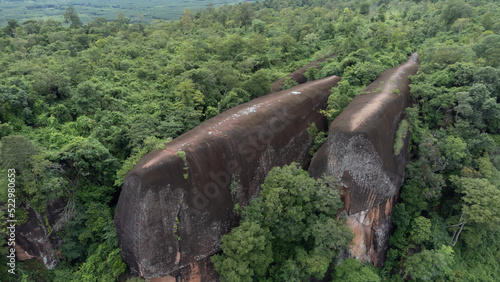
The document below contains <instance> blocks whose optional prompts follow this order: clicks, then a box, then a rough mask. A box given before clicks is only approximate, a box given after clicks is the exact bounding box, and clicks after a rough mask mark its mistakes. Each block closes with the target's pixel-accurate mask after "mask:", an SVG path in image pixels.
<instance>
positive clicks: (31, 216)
mask: <svg viewBox="0 0 500 282" xmlns="http://www.w3.org/2000/svg"><path fill="white" fill-rule="evenodd" d="M64 207H65V202H64V201H63V200H57V201H55V202H54V203H53V204H52V205H50V206H49V207H48V208H47V222H48V223H49V225H50V228H52V232H49V230H48V228H47V226H46V222H45V219H43V218H42V216H41V215H40V214H39V213H37V212H36V211H35V210H33V209H32V208H30V207H27V208H26V210H27V211H28V221H27V222H25V223H23V224H21V225H19V226H18V227H17V228H16V232H17V234H16V247H15V250H16V258H17V259H18V260H20V261H23V260H27V259H32V258H39V259H41V260H42V261H43V263H44V264H45V266H46V267H47V268H48V269H53V268H54V267H56V266H57V265H58V264H59V259H60V258H61V253H60V252H59V251H58V250H57V249H58V248H59V247H60V246H61V244H62V240H61V238H59V237H57V236H56V235H55V234H56V232H57V231H60V230H61V229H62V226H63V225H64V223H65V222H66V218H65V217H64Z"/></svg>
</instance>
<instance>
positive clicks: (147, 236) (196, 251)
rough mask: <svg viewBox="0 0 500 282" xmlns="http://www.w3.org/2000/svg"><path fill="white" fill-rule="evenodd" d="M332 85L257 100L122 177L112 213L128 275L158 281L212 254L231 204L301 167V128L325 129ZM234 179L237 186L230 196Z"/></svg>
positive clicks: (232, 219)
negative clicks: (282, 170) (276, 174)
mask: <svg viewBox="0 0 500 282" xmlns="http://www.w3.org/2000/svg"><path fill="white" fill-rule="evenodd" d="M339 81H340V78H339V77H336V76H332V77H328V78H324V79H321V80H317V81H314V82H309V83H306V84H302V85H299V86H296V87H293V88H291V89H288V90H285V91H281V92H277V93H272V94H269V95H266V96H263V97H260V98H258V99H255V100H253V101H250V102H248V103H246V104H243V105H240V106H238V107H235V108H233V109H231V110H228V111H226V112H224V113H223V114H221V115H219V116H216V117H214V118H212V119H210V120H207V121H206V122H204V123H203V124H201V125H199V126H198V127H196V128H194V129H193V130H191V131H189V132H187V133H185V134H183V135H182V136H179V137H178V138H176V139H175V140H173V141H172V142H170V143H168V144H166V146H165V149H164V150H161V151H155V152H151V153H149V154H147V155H146V156H144V157H143V158H142V159H141V160H140V161H139V162H138V163H137V165H136V166H135V167H134V169H133V170H132V171H131V172H130V173H129V174H128V175H127V177H126V179H125V181H124V186H123V189H122V192H121V194H120V198H119V201H118V205H117V208H116V213H115V225H116V229H117V234H118V238H119V242H120V245H121V248H122V257H123V259H124V260H125V262H126V263H127V264H128V265H129V267H130V268H131V270H132V272H133V273H136V274H139V275H141V276H143V277H145V278H153V277H165V276H167V275H169V274H171V273H173V272H174V271H176V270H178V269H180V268H183V267H186V266H189V265H191V266H192V265H193V264H195V263H196V262H198V261H200V260H202V259H204V258H206V257H208V256H209V255H211V254H213V253H215V252H217V251H218V250H219V241H220V239H221V237H222V236H223V235H224V234H226V233H228V232H229V231H230V230H231V228H232V227H234V226H235V225H236V224H237V222H238V218H237V216H236V214H235V213H234V211H233V208H234V205H235V204H240V205H242V206H244V205H247V204H248V203H249V201H250V200H251V199H253V198H254V197H256V196H257V195H258V193H259V185H260V183H262V182H263V180H264V178H265V177H266V175H267V173H268V172H269V170H270V169H271V168H272V167H274V166H283V165H285V164H289V163H291V162H293V161H296V162H300V163H302V164H306V163H308V161H309V157H308V150H309V147H310V143H311V142H310V141H311V140H310V137H309V135H308V133H307V128H308V127H309V125H310V124H311V123H315V124H316V126H317V127H318V128H319V129H325V127H326V119H325V118H324V117H323V116H322V115H321V114H320V113H319V112H318V111H319V110H320V109H324V107H325V105H326V101H327V99H328V96H329V94H330V89H331V88H332V87H334V86H336V85H337V83H338V82H339ZM181 151H182V152H181ZM179 152H181V153H179ZM184 154H185V159H183V158H184V156H183V155H184ZM233 178H234V179H235V181H236V184H237V186H238V187H239V188H238V189H234V188H233V191H231V189H230V186H231V182H232V179H233ZM233 187H234V185H233ZM201 270H202V268H200V271H201ZM193 271H194V270H193Z"/></svg>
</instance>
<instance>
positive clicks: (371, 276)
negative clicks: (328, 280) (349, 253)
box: [332, 258, 381, 282]
mask: <svg viewBox="0 0 500 282" xmlns="http://www.w3.org/2000/svg"><path fill="white" fill-rule="evenodd" d="M332 281H333V282H341V281H349V282H378V281H381V279H380V277H379V276H378V274H377V273H376V272H375V271H374V270H373V266H372V268H370V267H367V266H363V265H362V264H361V263H360V261H359V260H357V259H354V258H347V259H345V260H343V261H342V262H341V263H340V265H339V266H336V267H335V273H334V274H333V280H332Z"/></svg>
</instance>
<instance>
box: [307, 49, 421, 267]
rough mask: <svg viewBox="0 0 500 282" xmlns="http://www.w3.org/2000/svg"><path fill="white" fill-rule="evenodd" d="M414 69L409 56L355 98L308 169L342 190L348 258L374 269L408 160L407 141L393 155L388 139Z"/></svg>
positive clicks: (415, 64)
mask: <svg viewBox="0 0 500 282" xmlns="http://www.w3.org/2000/svg"><path fill="white" fill-rule="evenodd" d="M417 70H418V61H417V54H416V53H415V54H412V55H411V56H410V57H409V59H408V61H407V62H406V63H405V64H402V65H400V66H397V67H394V68H391V69H388V70H386V71H384V72H383V73H382V74H381V75H380V76H379V77H378V78H377V79H376V80H375V81H374V82H373V83H371V84H370V85H369V86H368V87H367V88H366V89H365V90H363V93H361V95H358V96H356V97H355V98H354V99H353V100H352V101H351V103H350V104H349V105H348V106H347V107H346V108H345V109H344V110H343V111H342V113H341V114H340V115H339V116H338V117H337V118H336V119H335V120H334V121H333V122H332V124H331V125H330V129H329V136H328V140H327V142H326V143H325V144H324V145H323V146H322V147H321V148H320V150H319V151H318V152H317V153H316V156H315V157H314V158H313V160H312V161H311V165H310V167H309V172H310V174H311V175H312V176H315V177H320V176H322V175H323V174H327V175H329V176H333V177H335V178H336V179H337V180H339V181H340V182H341V183H342V184H343V185H344V186H345V187H346V193H345V195H344V206H345V210H346V212H347V214H348V218H347V223H348V224H349V226H350V227H351V228H352V229H353V231H354V233H355V234H356V237H355V239H354V244H353V247H352V249H351V251H350V253H351V255H352V256H354V257H356V258H358V259H360V260H362V261H371V262H373V263H374V264H375V265H379V266H380V265H382V264H383V261H384V258H385V254H386V251H387V247H388V240H389V235H390V228H391V220H390V213H391V211H392V207H393V205H394V204H395V200H396V198H397V195H398V192H399V188H400V187H401V186H402V184H403V180H404V172H405V167H406V163H407V158H408V156H407V146H408V136H407V137H406V138H405V140H404V141H403V144H404V146H403V148H402V149H401V150H400V152H394V149H393V148H394V140H395V136H396V131H397V129H398V127H399V124H400V122H401V120H402V119H403V115H404V110H405V108H406V107H407V106H408V105H409V102H410V98H409V83H410V81H409V78H408V76H409V75H413V74H416V72H417Z"/></svg>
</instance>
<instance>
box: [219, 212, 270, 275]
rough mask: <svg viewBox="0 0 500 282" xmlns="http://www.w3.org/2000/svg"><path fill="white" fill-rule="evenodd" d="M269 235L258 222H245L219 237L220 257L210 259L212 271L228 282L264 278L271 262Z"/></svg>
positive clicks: (267, 230)
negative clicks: (221, 253)
mask: <svg viewBox="0 0 500 282" xmlns="http://www.w3.org/2000/svg"><path fill="white" fill-rule="evenodd" d="M271 239H272V235H271V233H270V232H269V229H267V228H262V227H261V226H260V224H259V223H257V222H253V221H245V222H243V223H242V224H241V225H240V226H238V227H236V228H235V229H233V230H232V231H231V232H230V233H229V234H227V235H225V236H224V237H222V240H221V249H222V251H223V252H224V253H223V255H215V256H213V257H211V260H212V262H213V263H214V266H215V269H217V272H219V273H220V274H221V275H222V277H224V278H225V279H227V281H255V280H258V279H259V278H261V279H262V278H264V277H265V274H266V271H267V268H268V266H269V264H270V263H271V262H272V261H273V254H272V248H271Z"/></svg>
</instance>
